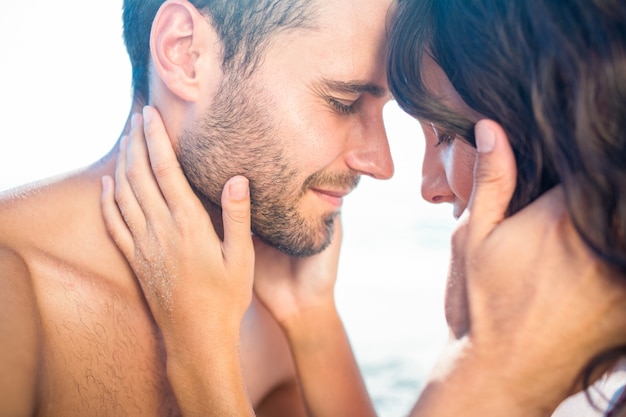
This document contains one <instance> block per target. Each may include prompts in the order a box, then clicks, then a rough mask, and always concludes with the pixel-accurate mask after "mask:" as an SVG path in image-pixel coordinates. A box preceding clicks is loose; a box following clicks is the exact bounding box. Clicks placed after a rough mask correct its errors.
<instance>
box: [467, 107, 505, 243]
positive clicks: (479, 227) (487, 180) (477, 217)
mask: <svg viewBox="0 0 626 417" xmlns="http://www.w3.org/2000/svg"><path fill="white" fill-rule="evenodd" d="M475 133H476V148H477V150H478V153H477V157H476V164H475V165H474V188H473V190H472V196H471V197H470V201H469V205H468V212H469V219H468V229H469V230H470V231H471V232H470V233H471V236H472V237H471V239H478V240H479V241H482V239H483V238H484V237H486V236H487V235H488V234H489V233H490V232H491V230H493V228H494V227H495V226H496V225H497V224H498V223H500V222H501V221H502V220H503V219H504V216H505V215H506V211H507V208H508V206H509V203H510V201H511V197H512V196H513V191H515V185H516V178H517V166H516V163H515V156H514V155H513V150H512V149H511V145H510V144H509V141H508V139H507V137H506V134H505V132H504V130H503V129H502V127H501V126H500V125H499V124H497V123H496V122H494V121H492V120H487V119H485V120H480V121H479V122H478V123H476V130H475Z"/></svg>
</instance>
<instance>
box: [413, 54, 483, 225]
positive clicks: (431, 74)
mask: <svg viewBox="0 0 626 417" xmlns="http://www.w3.org/2000/svg"><path fill="white" fill-rule="evenodd" d="M422 76H423V77H424V82H425V84H426V86H427V87H428V88H429V90H430V91H431V92H432V93H434V94H435V95H436V96H438V97H439V98H440V99H441V100H442V102H443V103H444V104H445V105H446V106H448V108H450V109H451V110H454V111H457V112H458V113H459V114H462V115H464V116H466V117H468V118H469V119H470V120H472V121H477V120H479V119H480V118H481V117H480V115H479V114H478V113H476V112H475V111H473V110H472V109H471V108H469V107H468V106H467V105H466V104H465V103H464V102H463V100H462V99H461V97H460V96H459V95H458V93H457V92H456V90H454V88H453V87H452V84H451V83H450V81H449V80H448V77H447V76H446V74H445V73H444V72H443V70H442V69H441V68H440V67H439V65H437V64H436V63H435V61H434V60H433V59H432V58H430V57H429V56H425V59H424V67H423V73H422ZM420 124H421V125H422V129H423V130H424V137H425V139H426V149H425V152H424V161H423V165H422V197H423V198H424V199H425V200H426V201H429V202H431V203H435V204H438V203H451V204H452V206H453V215H454V217H455V218H457V219H458V218H459V217H460V216H461V214H463V211H465V208H466V207H467V204H468V202H469V198H470V195H471V193H472V186H473V169H474V160H475V158H476V149H475V148H474V147H473V146H472V145H470V144H469V143H468V142H466V141H465V140H463V139H461V138H459V137H456V138H455V137H452V136H451V135H448V134H447V133H446V132H444V131H441V129H440V128H438V127H437V126H436V125H433V124H432V123H430V122H428V121H420Z"/></svg>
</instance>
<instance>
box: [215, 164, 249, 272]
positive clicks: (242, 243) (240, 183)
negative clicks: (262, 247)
mask: <svg viewBox="0 0 626 417" xmlns="http://www.w3.org/2000/svg"><path fill="white" fill-rule="evenodd" d="M222 221H223V222H224V243H223V247H224V257H225V258H226V262H227V263H231V262H243V263H244V264H245V262H246V260H247V259H251V260H253V259H254V258H253V257H254V248H253V246H252V236H251V232H250V186H249V183H248V179H247V178H245V177H242V176H235V177H233V178H231V179H230V180H228V181H227V182H226V184H225V185H224V190H223V191H222ZM252 262H253V261H252ZM251 264H252V263H251Z"/></svg>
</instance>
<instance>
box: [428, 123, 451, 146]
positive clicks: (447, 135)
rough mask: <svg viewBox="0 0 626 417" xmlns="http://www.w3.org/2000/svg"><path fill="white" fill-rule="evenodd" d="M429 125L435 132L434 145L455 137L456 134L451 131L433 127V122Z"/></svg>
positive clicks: (448, 141)
mask: <svg viewBox="0 0 626 417" xmlns="http://www.w3.org/2000/svg"><path fill="white" fill-rule="evenodd" d="M430 127H431V128H432V129H433V132H434V133H435V137H436V138H437V143H436V144H435V146H439V145H442V144H447V143H450V142H452V141H453V140H454V138H455V137H456V134H454V133H451V132H446V131H444V130H443V129H441V128H437V127H435V125H434V124H433V123H431V124H430Z"/></svg>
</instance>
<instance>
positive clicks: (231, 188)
mask: <svg viewBox="0 0 626 417" xmlns="http://www.w3.org/2000/svg"><path fill="white" fill-rule="evenodd" d="M228 192H229V193H230V196H231V197H232V198H234V199H235V200H244V199H245V198H247V197H248V179H247V178H245V177H235V178H232V179H231V180H230V181H229V182H228Z"/></svg>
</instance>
